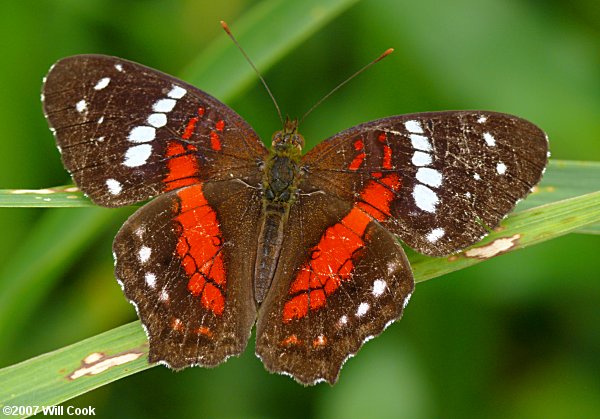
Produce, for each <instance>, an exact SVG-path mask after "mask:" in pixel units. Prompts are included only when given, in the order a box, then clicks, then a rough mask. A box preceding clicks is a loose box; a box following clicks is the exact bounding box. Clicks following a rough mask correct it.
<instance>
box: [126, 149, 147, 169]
mask: <svg viewBox="0 0 600 419" xmlns="http://www.w3.org/2000/svg"><path fill="white" fill-rule="evenodd" d="M150 154H152V146H151V145H150V144H141V145H136V146H135V147H131V148H129V149H128V150H127V152H126V153H125V161H123V164H124V165H125V166H127V167H138V166H142V165H144V164H146V160H148V157H150Z"/></svg>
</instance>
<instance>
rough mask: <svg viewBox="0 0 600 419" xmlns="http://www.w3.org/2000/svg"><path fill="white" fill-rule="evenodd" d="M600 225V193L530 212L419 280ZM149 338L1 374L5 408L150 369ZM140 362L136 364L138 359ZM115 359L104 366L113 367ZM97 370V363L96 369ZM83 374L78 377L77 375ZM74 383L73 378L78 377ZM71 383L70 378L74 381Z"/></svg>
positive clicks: (93, 344)
mask: <svg viewBox="0 0 600 419" xmlns="http://www.w3.org/2000/svg"><path fill="white" fill-rule="evenodd" d="M598 222H600V192H594V193H591V194H586V195H582V196H579V197H575V198H570V199H566V200H562V201H558V202H555V203H551V204H546V205H543V206H540V207H536V208H531V209H529V210H526V211H522V212H520V213H517V214H514V215H512V216H510V217H508V218H507V219H506V220H504V221H503V222H502V223H501V225H500V226H499V227H498V228H497V229H496V231H495V232H493V233H492V234H490V235H489V236H488V237H487V238H486V239H485V240H483V241H482V242H481V243H478V244H477V245H475V246H473V247H471V248H470V249H467V250H465V251H464V252H461V253H459V254H457V255H453V256H450V257H446V258H428V257H425V256H422V255H416V256H414V257H411V264H412V266H413V270H414V274H415V280H416V281H417V282H422V281H425V280H428V279H431V278H434V277H437V276H440V275H443V274H445V273H448V272H451V271H454V270H457V269H461V268H465V267H467V266H471V265H474V264H476V263H479V262H482V261H483V260H486V259H488V258H490V257H494V256H497V255H499V254H504V253H507V252H512V251H515V250H517V249H521V248H523V247H525V246H529V245H532V244H535V243H540V242H542V241H546V240H550V239H553V238H555V237H559V236H562V235H564V234H567V233H569V232H572V231H574V230H576V229H578V228H581V227H583V226H586V225H588V224H591V223H598ZM145 341H146V337H145V335H144V332H143V330H142V327H141V325H140V323H139V322H133V323H130V324H127V325H125V326H121V327H118V328H116V329H113V330H111V331H108V332H106V333H102V334H101V335H98V336H95V337H92V338H90V339H86V340H84V341H82V342H79V343H77V344H75V345H71V346H68V347H65V348H62V349H59V350H57V351H54V352H50V353H48V354H45V355H42V356H40V357H36V358H33V359H30V360H28V361H25V362H22V363H20V364H17V365H13V366H10V367H6V368H4V369H2V370H0V383H1V384H0V400H3V401H4V403H5V404H7V405H8V404H12V405H15V404H29V405H49V404H56V403H60V402H63V401H65V400H68V399H70V398H72V397H74V396H76V395H78V394H81V393H83V392H85V391H88V390H91V389H93V388H96V387H98V386H101V385H104V384H108V383H110V382H112V381H115V380H117V379H119V378H122V377H126V376H128V375H131V374H133V373H135V372H137V371H140V370H143V369H145V368H149V367H151V366H150V365H148V364H147V363H146V354H147V347H146V346H145V345H144V342H145ZM97 353H101V354H103V356H104V357H111V356H115V355H119V356H121V355H123V356H125V357H127V356H132V355H131V354H136V355H133V356H132V359H131V361H130V362H126V363H124V364H119V365H116V366H114V367H112V368H108V369H106V370H103V371H101V372H99V373H97V374H95V375H92V376H88V375H82V376H79V375H81V373H82V372H83V371H87V369H84V370H82V368H88V367H92V366H93V365H87V364H85V362H84V360H86V359H87V361H88V363H89V361H90V356H92V354H97ZM134 358H135V359H134ZM111 359H125V360H126V359H127V358H118V357H117V358H109V359H108V361H106V360H104V358H101V359H100V362H107V363H108V365H110V362H111ZM92 364H93V363H92ZM77 371H79V373H77ZM74 373H75V377H78V378H73V377H74V376H73V374H74ZM69 377H71V378H69Z"/></svg>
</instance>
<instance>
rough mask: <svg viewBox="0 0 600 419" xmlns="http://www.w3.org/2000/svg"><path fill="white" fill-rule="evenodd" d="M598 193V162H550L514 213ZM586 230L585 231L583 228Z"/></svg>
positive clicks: (41, 202)
mask: <svg viewBox="0 0 600 419" xmlns="http://www.w3.org/2000/svg"><path fill="white" fill-rule="evenodd" d="M597 190H600V162H592V161H570V160H551V161H550V162H549V164H548V170H546V173H545V174H544V177H543V179H542V182H541V183H540V184H539V186H537V187H536V188H535V190H534V193H532V194H531V195H529V196H528V197H527V199H525V200H523V201H521V202H520V203H519V205H518V206H517V211H520V210H525V209H529V208H533V207H538V206H540V205H544V204H548V203H550V202H556V201H560V200H562V199H566V198H572V197H574V196H579V195H584V194H587V193H591V192H595V191H597ZM89 206H93V204H92V203H91V202H90V200H89V199H87V198H86V197H84V196H83V194H82V193H81V192H78V191H75V190H74V189H73V186H57V187H54V188H48V189H41V190H22V189H21V190H17V189H0V207H47V208H50V207H89ZM587 230H589V228H587Z"/></svg>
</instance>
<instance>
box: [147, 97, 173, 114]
mask: <svg viewBox="0 0 600 419" xmlns="http://www.w3.org/2000/svg"><path fill="white" fill-rule="evenodd" d="M175 103H177V101H175V100H174V99H160V100H157V101H156V102H155V103H154V105H152V110H153V111H154V112H171V111H172V110H173V108H174V107H175Z"/></svg>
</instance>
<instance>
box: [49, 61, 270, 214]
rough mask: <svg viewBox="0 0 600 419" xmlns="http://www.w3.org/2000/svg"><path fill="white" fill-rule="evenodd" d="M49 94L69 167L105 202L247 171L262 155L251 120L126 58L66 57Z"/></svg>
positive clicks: (52, 75)
mask: <svg viewBox="0 0 600 419" xmlns="http://www.w3.org/2000/svg"><path fill="white" fill-rule="evenodd" d="M43 99H44V112H45V114H46V118H47V119H48V122H49V124H50V127H51V128H52V130H53V132H54V134H55V136H56V141H57V144H58V147H59V149H60V150H61V153H62V159H63V162H64V164H65V167H66V168H67V169H68V170H69V171H70V173H71V174H72V176H73V179H74V180H75V182H76V184H77V185H78V186H79V187H80V188H81V189H82V190H83V192H85V193H86V194H87V195H88V196H89V197H90V198H91V199H92V200H93V201H94V202H96V203H98V204H101V205H106V206H119V205H126V204H131V203H133V202H137V201H141V200H144V199H147V198H149V197H151V196H154V195H157V194H159V193H161V192H165V191H169V190H173V189H177V188H180V187H183V186H187V185H191V184H195V183H199V182H201V181H203V180H207V179H210V180H219V179H226V178H230V177H231V176H232V175H235V176H237V177H240V178H243V177H244V176H245V174H248V173H254V172H255V171H256V166H257V164H258V163H259V162H260V161H262V160H263V159H264V157H265V154H266V149H265V147H264V146H263V144H262V143H261V142H260V140H259V139H258V136H257V135H256V133H255V132H254V131H253V130H252V128H251V127H250V126H249V125H248V124H247V123H246V122H245V121H244V120H243V119H242V118H241V117H239V116H238V115H237V114H236V113H235V112H234V111H232V110H231V109H230V108H228V107H227V106H225V105H223V104H222V103H221V102H219V101H218V100H216V99H215V98H213V97H212V96H210V95H208V94H206V93H204V92H202V91H200V90H198V89H196V88H195V87H193V86H191V85H189V84H187V83H184V82H182V81H181V80H178V79H175V78H173V77H171V76H168V75H166V74H164V73H161V72H159V71H156V70H153V69H150V68H147V67H144V66H142V65H140V64H136V63H133V62H130V61H127V60H123V59H120V58H115V57H108V56H102V55H79V56H74V57H68V58H65V59H63V60H60V61H59V62H57V63H56V64H55V65H54V66H53V67H52V68H51V69H50V72H49V73H48V75H47V77H46V79H45V83H44V87H43Z"/></svg>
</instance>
